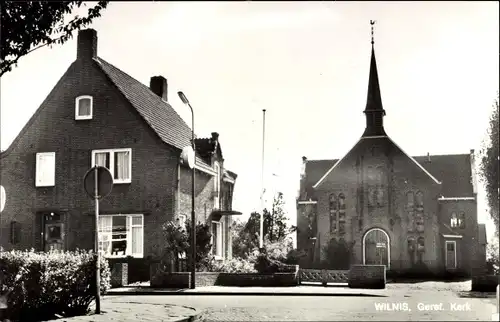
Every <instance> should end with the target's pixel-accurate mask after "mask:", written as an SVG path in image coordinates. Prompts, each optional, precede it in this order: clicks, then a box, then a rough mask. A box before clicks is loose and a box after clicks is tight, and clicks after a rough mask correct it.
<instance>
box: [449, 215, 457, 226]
mask: <svg viewBox="0 0 500 322" xmlns="http://www.w3.org/2000/svg"><path fill="white" fill-rule="evenodd" d="M450 224H451V227H453V228H455V227H457V226H458V218H457V214H456V213H455V212H452V213H451V223H450Z"/></svg>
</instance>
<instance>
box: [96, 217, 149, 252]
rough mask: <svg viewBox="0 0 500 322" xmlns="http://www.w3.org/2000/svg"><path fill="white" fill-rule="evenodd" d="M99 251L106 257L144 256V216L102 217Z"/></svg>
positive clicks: (100, 218) (100, 221)
mask: <svg viewBox="0 0 500 322" xmlns="http://www.w3.org/2000/svg"><path fill="white" fill-rule="evenodd" d="M99 251H100V252H102V254H103V255H104V256H106V257H110V258H116V257H118V258H119V257H126V256H132V257H136V258H142V257H143V256H144V222H143V215H101V216H100V217H99Z"/></svg>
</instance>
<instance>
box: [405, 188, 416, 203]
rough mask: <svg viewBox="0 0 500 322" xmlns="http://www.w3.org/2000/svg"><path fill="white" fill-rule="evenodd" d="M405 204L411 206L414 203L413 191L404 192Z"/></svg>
mask: <svg viewBox="0 0 500 322" xmlns="http://www.w3.org/2000/svg"><path fill="white" fill-rule="evenodd" d="M406 200H407V201H406V204H407V205H408V207H413V205H414V204H415V195H414V194H413V191H408V193H407V194H406Z"/></svg>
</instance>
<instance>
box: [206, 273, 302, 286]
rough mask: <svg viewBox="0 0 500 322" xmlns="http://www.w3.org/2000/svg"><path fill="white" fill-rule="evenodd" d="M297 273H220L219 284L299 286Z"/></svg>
mask: <svg viewBox="0 0 500 322" xmlns="http://www.w3.org/2000/svg"><path fill="white" fill-rule="evenodd" d="M297 277H298V276H297V274H295V273H275V274H257V273H248V274H243V273H220V275H219V279H218V280H217V284H216V285H219V286H272V287H278V286H297V285H298V284H299V281H298V278H297Z"/></svg>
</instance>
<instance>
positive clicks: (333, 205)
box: [330, 193, 338, 233]
mask: <svg viewBox="0 0 500 322" xmlns="http://www.w3.org/2000/svg"><path fill="white" fill-rule="evenodd" d="M337 209H338V201H337V196H335V194H333V193H332V194H331V195H330V232H331V233H335V232H337Z"/></svg>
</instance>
